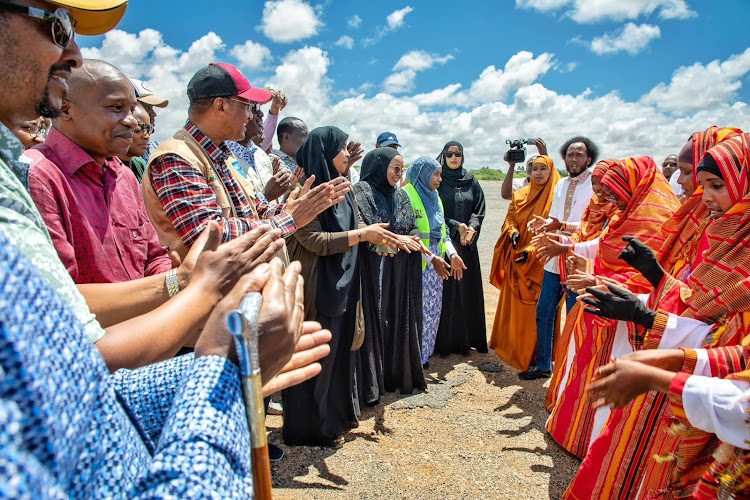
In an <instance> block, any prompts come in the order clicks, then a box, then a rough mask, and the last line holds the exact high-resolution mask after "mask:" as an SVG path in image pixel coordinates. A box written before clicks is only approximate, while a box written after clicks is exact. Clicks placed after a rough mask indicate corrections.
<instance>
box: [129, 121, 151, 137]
mask: <svg viewBox="0 0 750 500" xmlns="http://www.w3.org/2000/svg"><path fill="white" fill-rule="evenodd" d="M141 132H148V134H149V135H151V134H153V133H154V126H153V125H146V124H145V123H143V122H138V123H137V124H136V127H135V128H134V129H133V133H134V134H140V133H141Z"/></svg>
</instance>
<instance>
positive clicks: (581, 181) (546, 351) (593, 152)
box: [518, 136, 599, 380]
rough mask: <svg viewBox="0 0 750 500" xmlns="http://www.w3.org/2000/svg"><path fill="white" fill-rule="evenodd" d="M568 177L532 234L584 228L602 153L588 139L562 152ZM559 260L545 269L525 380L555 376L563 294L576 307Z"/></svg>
mask: <svg viewBox="0 0 750 500" xmlns="http://www.w3.org/2000/svg"><path fill="white" fill-rule="evenodd" d="M560 155H561V156H562V157H563V159H564V160H565V169H566V170H567V171H568V174H569V176H568V177H566V178H564V179H563V180H562V181H560V182H558V183H557V186H555V195H554V198H553V199H552V207H551V208H550V211H549V217H548V218H547V219H542V218H537V219H535V220H533V221H531V222H530V223H529V225H530V226H531V229H532V231H535V232H541V231H559V232H560V233H562V234H571V233H574V232H575V231H576V230H577V229H578V227H579V226H580V224H581V217H582V216H583V212H584V210H586V207H587V206H588V204H589V201H591V196H592V195H593V193H594V191H593V189H592V187H591V172H590V171H589V167H590V166H592V165H594V164H595V163H596V159H597V157H598V156H599V149H598V148H597V147H596V145H595V144H594V143H593V142H592V141H591V139H589V138H587V137H581V136H578V137H574V138H572V139H570V140H568V141H566V142H565V144H563V145H562V147H561V148H560ZM558 260H559V259H557V258H554V259H552V260H550V261H549V262H547V264H546V265H545V266H544V279H543V281H542V290H541V293H540V294H539V301H538V302H537V307H536V336H537V343H536V365H535V366H532V367H531V368H529V369H528V370H526V371H524V372H521V373H519V374H518V376H519V377H520V378H521V379H523V380H533V379H537V378H545V377H549V376H551V375H552V338H553V335H554V333H555V320H556V318H557V308H558V306H559V304H560V299H562V297H563V294H565V295H566V305H567V310H568V311H570V309H572V308H573V305H575V299H576V294H575V293H573V291H572V290H569V289H568V288H567V287H565V288H563V286H562V284H561V283H560V267H559V265H558Z"/></svg>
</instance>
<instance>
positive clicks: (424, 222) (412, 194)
mask: <svg viewBox="0 0 750 500" xmlns="http://www.w3.org/2000/svg"><path fill="white" fill-rule="evenodd" d="M403 189H404V191H406V194H408V195H409V202H411V207H412V208H413V209H414V215H415V216H416V218H417V229H419V237H420V238H421V240H422V243H424V246H426V247H427V248H430V221H429V219H428V218H427V213H426V212H425V210H424V203H422V198H420V197H419V193H417V190H416V189H414V186H412V185H411V184H407V185H406V186H404V188H403ZM438 202H440V210H441V211H442V212H443V213H445V211H444V210H443V200H441V199H440V197H439V196H438ZM440 231H441V232H442V233H443V237H442V238H441V239H440V245H439V246H438V254H437V255H438V257H442V256H443V255H445V243H444V241H445V222H443V225H442V226H441V227H440ZM426 268H427V261H426V260H422V272H424V270H425V269H426Z"/></svg>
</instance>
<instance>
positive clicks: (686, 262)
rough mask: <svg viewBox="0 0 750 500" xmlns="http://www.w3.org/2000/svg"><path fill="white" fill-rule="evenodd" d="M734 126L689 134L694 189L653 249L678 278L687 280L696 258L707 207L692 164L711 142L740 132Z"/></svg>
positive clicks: (670, 272) (711, 145) (723, 139)
mask: <svg viewBox="0 0 750 500" xmlns="http://www.w3.org/2000/svg"><path fill="white" fill-rule="evenodd" d="M741 133H742V131H741V130H740V129H738V128H731V127H725V128H719V127H716V126H713V127H709V128H708V129H706V130H705V131H704V132H698V133H695V134H693V135H692V137H691V140H692V142H693V185H694V186H695V188H696V189H695V192H694V193H693V195H692V196H691V197H690V198H688V199H687V200H685V202H684V203H683V204H682V206H681V207H680V208H678V209H677V212H675V214H674V215H673V216H672V217H670V218H669V219H668V220H667V221H666V222H665V223H664V225H663V226H662V228H661V230H662V234H663V236H664V238H665V240H664V244H663V245H662V247H661V249H660V250H659V251H658V252H657V258H658V259H659V263H661V265H662V267H663V268H664V269H665V270H666V271H667V272H668V273H669V274H671V275H672V276H674V277H676V278H678V279H687V275H688V272H689V270H690V266H691V265H692V263H693V262H695V260H696V258H697V257H698V255H697V251H698V246H699V243H700V238H701V235H702V234H703V230H704V228H705V225H706V224H707V223H708V221H709V218H708V208H706V204H705V203H703V200H702V197H703V188H702V187H700V186H699V185H698V179H697V174H696V167H697V166H698V162H700V160H701V158H703V155H705V154H706V152H707V151H708V150H709V149H711V148H712V147H714V146H715V145H717V144H719V143H721V142H723V141H725V140H727V139H729V138H731V137H736V136H738V135H739V134H741Z"/></svg>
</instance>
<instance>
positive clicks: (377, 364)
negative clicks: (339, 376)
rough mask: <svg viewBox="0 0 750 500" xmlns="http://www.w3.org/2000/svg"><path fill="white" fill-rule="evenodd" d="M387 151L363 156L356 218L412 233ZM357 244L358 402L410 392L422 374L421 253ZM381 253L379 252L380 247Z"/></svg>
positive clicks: (408, 210) (391, 154)
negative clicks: (361, 331) (361, 335)
mask: <svg viewBox="0 0 750 500" xmlns="http://www.w3.org/2000/svg"><path fill="white" fill-rule="evenodd" d="M397 155H398V153H396V152H395V151H394V150H392V149H390V148H383V149H382V150H380V149H377V150H374V151H371V152H370V153H368V155H367V156H366V157H365V159H364V161H363V167H362V174H363V175H362V180H361V181H360V182H359V183H358V184H357V185H356V186H355V194H356V198H357V206H358V207H359V212H360V217H361V219H362V221H363V222H364V223H365V224H367V225H370V224H375V223H378V222H387V223H388V224H389V227H388V229H389V230H390V231H392V232H393V233H395V234H400V235H409V234H417V233H418V230H417V227H416V218H415V215H414V209H413V208H412V207H411V203H410V202H409V197H408V195H407V194H406V193H405V192H403V191H400V190H398V191H397V190H396V189H395V188H393V187H391V186H390V184H388V181H387V170H388V164H389V162H390V160H391V159H392V158H393V157H395V156H397ZM377 250H378V249H377V248H373V246H372V245H371V244H369V243H362V244H360V272H361V278H362V309H363V312H364V317H365V342H364V343H363V345H362V347H361V348H360V349H359V353H358V364H357V374H358V385H359V386H360V387H359V389H360V398H361V400H362V401H363V402H366V403H370V404H372V403H374V402H376V401H377V400H378V399H379V397H380V396H381V395H383V393H384V391H387V392H392V391H396V390H398V391H400V392H401V393H403V394H411V393H412V391H413V390H414V389H415V388H416V389H425V388H426V387H427V385H426V383H425V380H424V374H423V371H422V360H421V339H422V267H421V256H420V255H421V254H419V253H418V252H413V253H411V254H409V253H407V252H405V251H403V250H402V251H399V252H398V253H397V254H396V255H394V256H393V257H389V256H381V255H378V254H377ZM381 250H382V249H381Z"/></svg>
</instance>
